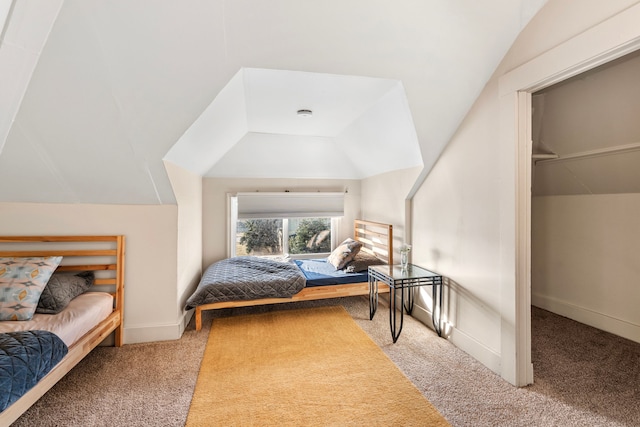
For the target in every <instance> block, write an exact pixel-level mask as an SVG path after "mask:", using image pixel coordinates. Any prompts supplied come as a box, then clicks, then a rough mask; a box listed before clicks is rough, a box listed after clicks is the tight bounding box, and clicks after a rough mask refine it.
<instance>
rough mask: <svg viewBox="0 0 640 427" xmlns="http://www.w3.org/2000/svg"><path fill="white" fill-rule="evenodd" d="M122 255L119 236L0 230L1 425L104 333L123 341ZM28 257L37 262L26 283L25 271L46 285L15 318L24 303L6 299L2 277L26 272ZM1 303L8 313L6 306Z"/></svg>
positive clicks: (105, 338)
mask: <svg viewBox="0 0 640 427" xmlns="http://www.w3.org/2000/svg"><path fill="white" fill-rule="evenodd" d="M124 255H125V238H124V236H120V235H119V236H0V261H1V262H0V284H1V285H2V288H1V290H0V292H3V294H2V295H3V297H2V301H0V304H1V307H2V313H1V314H0V315H1V316H2V317H1V318H2V319H3V320H1V321H0V387H2V389H0V391H1V392H2V393H1V394H2V398H3V399H4V402H5V405H3V406H6V408H5V409H4V410H2V412H0V425H9V424H11V423H12V422H14V421H15V420H16V419H18V417H20V415H22V414H23V413H24V412H25V411H26V410H27V409H29V408H30V407H31V405H33V404H34V403H35V402H36V401H37V400H38V399H39V398H40V397H42V396H43V395H44V394H45V393H46V392H47V391H48V390H49V389H50V388H51V387H53V386H54V385H55V384H56V383H57V382H58V381H59V380H60V379H61V378H62V377H64V376H65V375H66V374H67V373H68V372H69V371H70V370H71V369H72V368H73V367H74V366H75V365H76V364H78V362H80V361H81V360H82V359H83V358H84V357H85V356H86V355H87V354H89V352H91V350H93V349H94V348H95V347H96V346H97V345H99V344H100V343H102V342H103V341H104V342H108V341H109V340H110V336H113V338H112V339H113V344H114V345H115V346H118V347H119V346H121V345H122V341H123V325H124V324H123V307H124ZM43 260H44V261H43ZM33 263H37V264H36V265H38V266H43V267H38V269H37V271H38V274H37V275H36V274H34V273H30V276H29V278H28V279H27V282H29V284H30V285H29V286H31V285H32V284H31V281H30V278H31V277H35V279H34V282H37V281H40V282H45V284H46V286H44V285H43V286H44V288H43V289H42V291H41V294H38V295H37V297H35V298H36V299H37V301H36V302H37V304H38V305H37V308H33V309H35V310H36V312H35V314H33V313H31V314H30V315H29V314H27V315H25V316H26V317H30V318H28V319H26V320H21V319H22V317H21V316H22V315H23V314H22V310H23V307H22V306H23V305H24V306H28V305H29V303H25V304H18V305H16V304H15V303H14V302H11V303H10V304H9V303H7V301H8V297H7V295H9V294H10V292H13V291H12V290H11V286H13V285H8V283H10V282H12V279H15V278H16V277H22V276H18V273H17V271H18V270H19V269H21V270H20V271H23V272H24V271H31V270H28V269H26V267H22V266H23V265H26V266H28V265H31V264H33ZM45 264H46V265H45ZM34 271H35V270H34ZM20 274H22V273H20ZM3 277H4V279H3ZM7 289H9V290H7ZM8 305H13V306H12V307H11V309H13V310H15V314H12V313H7V310H6V307H7V306H8ZM14 307H17V308H15V309H14ZM7 318H10V319H17V320H7ZM49 356H51V358H48V357H49ZM29 358H30V359H33V361H34V363H35V365H33V364H32V365H29V364H28V363H27V362H28V360H27V359H29ZM22 364H26V365H25V366H22ZM34 366H35V367H36V368H34ZM9 367H10V368H12V369H15V372H10V371H8V368H9ZM36 371H37V372H36ZM11 382H12V383H11ZM7 398H8V399H7Z"/></svg>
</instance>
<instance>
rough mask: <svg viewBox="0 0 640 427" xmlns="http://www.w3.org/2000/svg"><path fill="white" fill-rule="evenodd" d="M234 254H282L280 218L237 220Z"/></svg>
mask: <svg viewBox="0 0 640 427" xmlns="http://www.w3.org/2000/svg"><path fill="white" fill-rule="evenodd" d="M236 255H238V256H240V255H254V256H263V255H282V219H244V220H238V228H237V230H236Z"/></svg>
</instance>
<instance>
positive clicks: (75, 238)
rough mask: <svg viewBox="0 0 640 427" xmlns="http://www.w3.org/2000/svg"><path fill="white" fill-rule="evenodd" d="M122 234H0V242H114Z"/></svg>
mask: <svg viewBox="0 0 640 427" xmlns="http://www.w3.org/2000/svg"><path fill="white" fill-rule="evenodd" d="M120 237H122V236H0V242H9V243H26V242H46V243H51V242H115V241H117V240H118V239H119V238H120Z"/></svg>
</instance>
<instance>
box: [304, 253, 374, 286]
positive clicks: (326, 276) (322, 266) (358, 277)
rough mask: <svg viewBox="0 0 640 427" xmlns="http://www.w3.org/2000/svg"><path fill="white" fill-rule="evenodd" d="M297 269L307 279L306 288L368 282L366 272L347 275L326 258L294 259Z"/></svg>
mask: <svg viewBox="0 0 640 427" xmlns="http://www.w3.org/2000/svg"><path fill="white" fill-rule="evenodd" d="M293 262H295V263H296V265H297V266H298V268H300V270H301V271H302V273H303V274H304V276H305V277H306V278H307V286H326V285H342V284H347V283H362V282H367V281H368V280H369V276H368V275H367V272H366V271H363V272H361V273H347V272H345V271H344V270H336V268H335V267H334V266H333V265H332V264H331V263H329V262H327V259H326V258H322V259H296V260H294V261H293Z"/></svg>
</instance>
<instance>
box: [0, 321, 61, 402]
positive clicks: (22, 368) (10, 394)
mask: <svg viewBox="0 0 640 427" xmlns="http://www.w3.org/2000/svg"><path fill="white" fill-rule="evenodd" d="M67 351H68V348H67V346H66V345H65V343H64V342H63V341H62V340H61V339H60V338H59V337H58V336H57V335H55V334H53V333H52V332H48V331H23V332H7V333H3V334H0V411H4V410H5V409H6V408H7V407H8V406H9V405H11V404H12V403H13V402H15V401H16V400H18V399H19V398H20V397H21V396H22V395H23V394H25V393H26V392H27V391H29V390H30V389H31V387H33V386H34V385H36V384H37V383H38V381H40V379H42V378H43V377H44V376H45V375H47V373H49V371H50V370H51V369H52V368H53V367H54V366H56V364H58V362H60V360H62V358H63V357H64V356H65V355H66V354H67Z"/></svg>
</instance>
